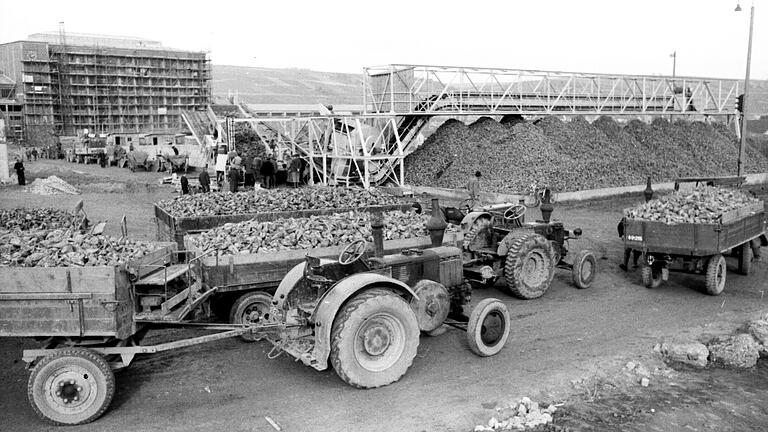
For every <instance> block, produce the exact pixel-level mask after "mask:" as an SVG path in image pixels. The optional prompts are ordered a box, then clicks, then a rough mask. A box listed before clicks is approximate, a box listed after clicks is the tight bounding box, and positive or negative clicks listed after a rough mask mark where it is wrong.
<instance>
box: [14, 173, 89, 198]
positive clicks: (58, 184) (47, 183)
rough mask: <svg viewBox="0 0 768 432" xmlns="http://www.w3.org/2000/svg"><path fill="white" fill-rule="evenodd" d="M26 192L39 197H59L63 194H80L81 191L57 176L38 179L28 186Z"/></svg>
mask: <svg viewBox="0 0 768 432" xmlns="http://www.w3.org/2000/svg"><path fill="white" fill-rule="evenodd" d="M25 191H26V192H29V193H33V194H37V195H58V194H62V193H64V194H69V195H79V194H80V190H79V189H78V188H76V187H74V186H72V185H71V184H69V183H67V182H65V181H64V180H62V179H60V178H59V177H56V176H55V175H52V176H50V177H47V178H36V179H35V181H33V182H32V184H30V185H29V186H27V188H26V189H25Z"/></svg>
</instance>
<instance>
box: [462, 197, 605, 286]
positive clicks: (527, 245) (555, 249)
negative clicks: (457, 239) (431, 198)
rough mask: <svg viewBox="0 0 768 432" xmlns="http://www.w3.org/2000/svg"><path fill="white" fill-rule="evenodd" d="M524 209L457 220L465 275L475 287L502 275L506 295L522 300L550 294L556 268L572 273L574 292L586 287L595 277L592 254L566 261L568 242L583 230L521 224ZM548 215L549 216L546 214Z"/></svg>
mask: <svg viewBox="0 0 768 432" xmlns="http://www.w3.org/2000/svg"><path fill="white" fill-rule="evenodd" d="M525 211H526V208H525V206H523V205H513V206H510V207H508V208H507V209H506V210H505V211H503V212H502V211H500V210H491V211H473V212H470V213H469V214H467V215H466V216H465V217H464V218H463V219H462V221H461V227H462V230H463V231H464V233H465V234H464V244H463V249H464V274H465V275H466V276H467V278H468V279H469V280H471V281H473V282H476V283H480V284H484V285H493V284H494V283H495V282H496V280H497V279H498V278H499V277H500V276H504V279H505V280H506V290H507V291H508V292H509V293H510V294H512V295H514V296H516V297H519V298H522V299H534V298H538V297H541V296H542V295H543V294H544V293H545V292H546V291H547V289H549V286H550V284H551V283H552V278H553V276H554V270H555V267H557V268H562V269H566V270H570V271H571V272H572V274H573V283H574V285H576V287H578V288H589V286H590V285H591V284H592V281H594V279H595V275H596V273H597V260H596V259H595V255H594V254H593V253H592V252H590V251H588V250H582V251H580V252H579V253H578V254H576V256H575V257H574V258H573V261H572V263H570V264H569V263H567V262H565V258H566V256H567V254H568V249H567V247H566V246H567V241H568V240H570V239H578V238H580V236H581V229H580V228H576V229H574V230H573V231H568V230H566V229H565V228H564V227H563V223H562V222H557V221H550V220H549V218H548V217H547V219H546V220H538V221H536V222H529V223H526V222H523V220H524V219H523V215H524V214H525ZM546 216H549V215H548V214H547V215H546Z"/></svg>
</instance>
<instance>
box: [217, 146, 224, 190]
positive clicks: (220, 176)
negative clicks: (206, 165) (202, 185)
mask: <svg viewBox="0 0 768 432" xmlns="http://www.w3.org/2000/svg"><path fill="white" fill-rule="evenodd" d="M226 171H227V155H226V154H222V153H219V154H217V155H216V183H217V184H218V185H219V190H221V182H222V181H224V173H225V172H226Z"/></svg>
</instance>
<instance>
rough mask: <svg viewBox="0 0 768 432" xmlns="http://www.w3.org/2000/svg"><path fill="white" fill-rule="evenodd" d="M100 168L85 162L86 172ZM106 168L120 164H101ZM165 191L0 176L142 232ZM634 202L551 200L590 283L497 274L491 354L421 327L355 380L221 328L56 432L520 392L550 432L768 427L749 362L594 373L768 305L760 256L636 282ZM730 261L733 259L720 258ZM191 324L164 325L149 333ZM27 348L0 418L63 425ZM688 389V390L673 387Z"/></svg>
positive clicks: (463, 402)
mask: <svg viewBox="0 0 768 432" xmlns="http://www.w3.org/2000/svg"><path fill="white" fill-rule="evenodd" d="M32 165H34V163H33V164H32ZM89 169H92V168H89ZM100 170H102V169H101V168H98V167H95V171H96V173H99V172H101V171H100ZM112 170H115V171H117V170H118V169H116V168H110V169H106V170H105V171H104V172H107V173H111V172H112ZM119 171H120V172H116V173H115V177H109V178H110V179H111V181H112V182H123V183H126V184H135V183H136V182H134V183H131V180H132V179H133V178H134V177H135V178H139V179H143V180H146V181H145V182H144V184H151V183H152V181H153V179H152V178H150V177H149V176H150V175H152V174H148V175H146V176H145V175H144V173H137V174H136V175H135V176H131V175H125V173H123V172H122V171H125V172H128V171H127V170H119ZM110 175H111V174H110ZM118 176H120V177H118ZM122 176H125V177H122ZM172 194H173V192H172V191H171V190H170V188H160V189H157V190H151V191H150V190H148V191H146V192H132V193H126V194H115V193H92V192H87V193H84V194H83V195H81V196H79V197H72V196H53V197H44V196H32V195H30V194H25V193H24V192H21V191H20V190H19V189H18V188H17V187H16V186H10V187H5V188H2V189H0V197H1V198H2V199H0V206H2V207H4V208H5V207H16V206H20V205H27V206H54V207H62V208H70V207H71V206H73V205H74V203H75V202H76V199H78V198H83V199H85V202H86V207H85V208H86V210H87V211H88V212H89V215H91V216H92V218H93V219H106V218H108V219H110V220H111V221H117V220H119V217H120V216H121V215H122V214H126V215H128V219H129V230H130V232H131V235H132V236H134V237H136V238H141V239H152V238H153V237H154V223H153V221H152V215H151V207H152V203H153V202H154V201H156V200H158V199H162V198H167V197H170V196H172ZM633 202H634V201H633V200H632V199H624V200H619V201H611V200H606V201H602V202H599V203H595V204H589V205H580V206H570V207H557V208H556V210H555V215H554V217H555V218H559V219H562V220H564V221H565V222H566V225H567V226H568V227H570V228H573V227H577V226H580V227H582V228H583V229H584V239H583V240H580V241H574V242H572V244H571V248H572V251H573V252H575V251H577V250H578V249H580V248H583V247H589V248H591V249H594V250H595V251H596V252H597V255H598V258H601V259H600V260H599V266H600V274H599V275H598V278H597V280H596V281H595V284H594V286H593V287H592V288H590V289H588V290H578V289H576V288H574V287H573V285H572V284H571V282H570V274H568V273H567V272H564V271H561V270H558V271H557V272H556V276H555V280H554V282H553V285H552V287H551V289H550V291H549V292H547V293H546V294H545V295H544V296H543V297H542V298H540V299H537V300H532V301H522V300H517V299H514V298H511V297H510V296H508V295H506V294H504V293H503V292H501V291H500V290H499V289H498V288H495V287H492V288H485V289H477V290H476V291H475V292H474V295H473V304H476V303H477V302H478V301H480V300H481V299H483V298H486V297H498V298H500V299H502V300H503V301H504V302H505V303H506V304H507V306H508V307H509V309H510V312H511V314H512V319H513V325H514V328H513V330H512V334H511V336H510V340H509V342H508V343H507V346H506V347H505V349H504V350H502V351H501V353H500V354H499V355H497V356H494V357H489V358H479V357H477V356H475V355H473V354H472V353H471V352H470V351H469V349H468V347H467V343H466V340H465V335H464V334H463V332H461V331H458V330H451V331H449V332H447V333H446V334H444V335H442V336H439V337H434V338H428V337H423V338H422V339H421V343H420V346H419V353H418V356H417V358H416V359H415V361H414V364H413V366H412V367H411V368H410V369H409V371H408V373H407V374H406V375H405V376H404V377H403V379H402V380H400V381H399V382H397V383H395V384H393V385H390V386H387V387H384V388H381V389H376V390H357V389H354V388H352V387H350V386H348V385H346V384H344V383H343V382H342V381H341V380H340V379H339V378H338V377H337V376H336V374H335V373H334V372H333V371H332V370H329V371H324V372H317V371H314V370H313V369H311V368H308V367H305V366H303V365H301V364H300V363H297V362H295V361H292V360H291V359H289V358H286V357H285V356H281V357H279V358H278V359H275V360H269V359H267V353H268V351H269V349H270V346H269V345H268V343H253V344H247V343H243V342H241V341H240V340H237V339H230V340H223V341H219V342H214V343H210V344H206V345H199V346H195V347H190V348H185V349H179V350H176V351H171V352H165V353H160V354H156V355H148V356H144V357H138V358H137V359H136V360H135V362H134V364H132V365H131V367H130V368H128V369H127V370H125V371H122V372H120V373H118V375H117V377H118V392H117V395H116V397H115V400H114V401H113V403H112V405H111V408H110V409H109V410H108V411H107V413H106V414H105V415H104V416H103V417H102V418H101V419H99V420H98V421H96V422H95V423H92V424H90V425H85V426H79V427H69V428H67V430H69V431H102V430H124V431H198V430H199V431H209V430H216V429H218V430H222V431H249V432H250V431H273V430H274V429H273V428H272V426H270V425H269V423H267V421H266V420H265V418H264V417H265V416H269V417H270V418H272V419H274V420H275V421H276V422H277V423H278V424H280V425H281V427H282V429H283V430H285V431H310V430H311V431H343V430H359V431H395V430H397V431H468V430H471V429H472V428H473V427H474V425H477V424H484V423H486V422H487V421H488V419H489V418H490V417H491V416H493V415H494V413H495V411H494V409H493V408H494V407H495V406H497V405H498V404H500V403H502V402H504V401H509V400H511V399H515V398H517V399H519V398H520V397H522V396H528V397H531V398H532V399H534V400H539V401H551V402H556V403H565V404H566V405H565V406H564V407H563V409H562V410H561V411H560V413H561V414H559V416H556V425H555V426H552V427H551V429H552V430H606V431H607V430H657V431H678V430H750V429H751V430H757V429H761V428H763V427H764V425H766V424H768V413H766V411H765V408H764V407H765V406H767V405H766V402H768V395H766V392H765V391H763V390H762V389H764V388H765V384H766V379H765V375H766V374H765V373H764V372H762V369H760V370H759V371H749V372H744V373H743V374H750V373H754V374H757V375H738V374H737V373H736V372H722V371H705V372H688V371H683V372H679V374H677V375H670V376H669V377H667V378H665V379H662V378H659V379H658V380H657V379H656V378H654V379H653V381H652V383H651V386H649V387H648V388H642V387H639V386H638V385H636V384H633V383H631V382H629V383H627V384H626V385H625V386H619V387H611V386H608V385H603V384H601V383H603V382H608V380H609V379H610V378H611V377H615V376H619V375H621V374H622V368H623V366H624V365H625V364H626V363H627V362H628V361H635V362H641V363H643V364H644V365H646V366H647V367H648V368H650V369H651V370H655V368H663V364H661V363H660V361H659V360H658V358H656V356H655V354H654V353H653V352H652V347H653V345H654V344H655V343H657V342H658V341H659V340H660V339H661V338H662V337H665V336H669V335H677V334H687V335H692V336H695V335H699V334H703V333H706V334H716V333H719V332H726V331H731V330H732V329H734V328H736V327H738V326H739V325H741V324H742V323H743V322H744V321H745V320H746V317H751V316H753V315H755V314H758V313H760V312H762V311H766V310H768V298H764V297H763V295H762V291H763V290H765V285H766V282H765V281H766V277H768V266H767V265H766V263H765V262H758V263H756V265H755V266H754V273H753V274H751V275H750V276H748V277H744V276H738V275H736V274H734V273H731V274H729V279H728V284H727V287H726V290H725V292H724V293H723V294H722V295H721V296H719V297H711V296H708V295H705V294H703V292H702V289H701V287H702V286H703V280H702V278H700V277H695V276H684V275H672V277H671V280H670V281H668V282H665V284H664V285H663V286H662V287H661V288H659V289H655V290H648V289H646V288H644V287H642V286H641V285H640V281H639V277H640V276H639V272H637V271H634V272H630V273H624V272H622V271H621V270H619V269H618V264H619V262H620V258H621V244H620V242H619V239H618V237H617V236H616V232H615V226H616V222H617V221H618V219H619V218H620V217H621V209H622V208H623V207H626V206H629V205H631V204H632V203H633ZM734 265H735V263H734V262H730V261H729V266H730V270H733V268H734ZM500 283H503V281H501V282H500ZM191 335H192V333H191V332H190V331H188V330H171V331H165V332H162V333H161V332H159V331H158V332H155V333H153V334H150V337H161V336H162V337H166V338H167V337H177V338H180V337H185V336H191ZM151 341H152V339H150V340H149V341H148V342H151ZM32 346H34V342H33V341H30V340H26V339H19V338H2V339H0V353H2V354H3V355H1V356H0V385H2V388H3V392H2V397H0V430H14V431H47V430H51V431H52V430H62V429H59V428H55V427H49V426H46V425H45V424H44V423H43V422H41V421H40V420H39V419H38V418H36V417H35V415H34V413H33V412H32V410H31V409H30V408H29V406H28V404H27V400H26V382H27V377H28V373H27V371H25V370H24V364H23V362H21V361H20V353H21V350H22V349H24V348H27V347H32ZM685 374H693V375H685ZM734 374H736V375H734ZM735 376H739V377H742V378H743V379H734V377H735ZM673 383H674V384H675V385H674V386H673V385H672V384H673ZM724 383H730V384H728V385H725V384H724ZM760 386H762V387H761V388H760ZM756 387H757V388H756ZM206 389H207V390H206ZM594 389H597V390H596V391H595V390H594ZM713 392H716V394H715V395H713ZM690 394H692V395H694V396H691V397H688V398H683V397H682V396H681V395H690ZM697 395H698V396H697ZM745 395H750V396H745ZM667 400H668V401H670V403H666V402H665V401H667ZM651 409H653V410H654V411H653V412H651ZM614 414H616V415H615V416H614ZM748 415H749V416H750V417H748V418H747V419H746V420H745V419H744V418H745V416H748ZM620 416H623V417H620ZM614 419H620V420H621V421H619V420H614ZM688 426H690V427H688Z"/></svg>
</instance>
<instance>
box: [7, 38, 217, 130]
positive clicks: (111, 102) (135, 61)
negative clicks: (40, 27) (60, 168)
mask: <svg viewBox="0 0 768 432" xmlns="http://www.w3.org/2000/svg"><path fill="white" fill-rule="evenodd" d="M0 77H3V80H4V81H6V84H7V82H10V84H11V85H12V86H13V90H12V91H10V92H7V93H9V94H7V95H5V96H6V97H5V98H3V103H2V104H0V115H3V116H5V117H6V120H7V121H8V123H9V129H10V133H11V137H10V138H12V139H17V140H23V139H25V138H26V139H28V140H30V141H34V140H35V138H34V137H33V135H35V134H40V133H43V134H45V135H49V134H53V135H58V136H61V135H76V134H78V133H81V132H82V131H83V130H84V129H88V130H89V132H91V133H101V134H110V133H111V134H150V133H157V134H176V133H185V132H187V126H186V125H185V123H184V120H183V119H182V115H181V113H182V110H198V109H205V108H206V107H207V106H208V105H209V104H210V103H211V87H210V80H211V67H210V60H209V59H208V56H207V54H206V53H205V52H192V51H182V50H176V49H171V48H167V47H163V46H162V45H161V44H160V42H156V41H150V40H145V39H137V38H125V37H112V36H100V35H82V34H71V33H67V34H65V33H64V32H63V30H62V31H60V32H59V33H55V32H54V33H38V34H33V35H30V36H29V38H28V40H24V41H16V42H10V43H5V44H0ZM6 87H8V86H6Z"/></svg>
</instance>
